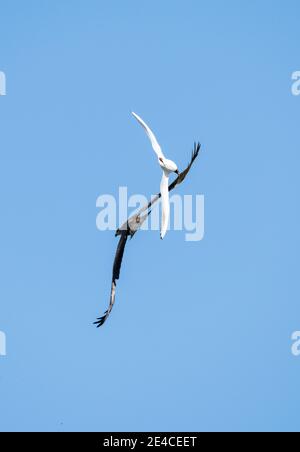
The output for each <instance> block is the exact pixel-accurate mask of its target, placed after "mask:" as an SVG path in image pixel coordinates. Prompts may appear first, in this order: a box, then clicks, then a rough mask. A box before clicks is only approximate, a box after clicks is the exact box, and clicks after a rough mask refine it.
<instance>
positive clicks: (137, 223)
mask: <svg viewBox="0 0 300 452" xmlns="http://www.w3.org/2000/svg"><path fill="white" fill-rule="evenodd" d="M200 149H201V144H200V143H194V150H193V153H192V158H191V160H190V162H189V164H188V166H187V167H186V169H185V170H184V171H182V172H181V173H179V175H178V177H177V178H176V179H175V180H174V182H172V183H171V184H170V185H169V188H168V189H169V192H170V191H172V190H174V188H175V187H176V186H177V185H179V184H181V183H182V182H183V181H184V179H185V178H186V176H187V175H188V173H189V172H190V170H191V168H192V166H193V163H194V161H195V160H196V158H197V157H198V155H199V152H200ZM160 197H161V193H158V194H157V195H156V196H155V197H154V198H153V199H152V200H151V201H149V202H148V204H147V205H145V206H144V207H142V208H141V209H140V210H139V212H138V213H137V214H135V215H134V216H132V217H130V218H129V219H128V220H127V221H126V222H125V223H124V224H123V225H122V226H121V227H120V228H119V229H117V231H116V234H115V235H116V237H117V236H120V240H119V243H118V247H117V251H116V255H115V260H114V265H113V272H112V283H111V292H110V301H109V307H108V309H107V311H106V312H105V313H104V315H103V316H102V317H99V318H98V319H97V321H96V322H94V324H95V325H97V328H99V327H100V326H102V325H103V324H104V323H105V322H106V320H107V319H108V317H109V315H110V313H111V311H112V308H113V306H114V303H115V298H116V281H117V280H118V279H119V278H120V271H121V265H122V260H123V256H124V251H125V247H126V243H127V240H128V237H130V238H131V239H132V238H133V236H134V235H135V234H136V232H137V231H138V230H139V229H140V228H141V226H142V225H143V223H144V221H145V220H146V218H147V217H148V216H149V215H150V214H151V208H152V206H153V205H154V204H155V203H156V202H157V201H158V200H159V199H160ZM144 212H146V213H144ZM142 214H143V215H142Z"/></svg>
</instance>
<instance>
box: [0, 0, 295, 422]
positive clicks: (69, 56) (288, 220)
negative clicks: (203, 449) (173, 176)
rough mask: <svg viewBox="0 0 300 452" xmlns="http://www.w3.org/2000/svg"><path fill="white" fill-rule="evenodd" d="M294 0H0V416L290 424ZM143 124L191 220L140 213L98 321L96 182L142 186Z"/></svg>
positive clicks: (102, 248)
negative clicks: (112, 300)
mask: <svg viewBox="0 0 300 452" xmlns="http://www.w3.org/2000/svg"><path fill="white" fill-rule="evenodd" d="M299 9H300V6H299V2H298V1H296V0H295V1H294V0H289V1H287V2H285V3H284V4H283V3H282V1H279V0H272V1H271V0H264V1H258V0H254V1H252V2H241V1H237V0H229V1H227V2H223V1H221V0H218V1H217V0H212V1H211V0H210V1H208V0H207V1H202V0H201V1H199V0H197V1H196V0H195V1H192V0H187V1H184V2H183V1H177V0H173V1H164V2H161V1H157V0H154V1H152V2H151V3H150V2H146V1H135V0H127V1H126V2H124V1H110V2H104V1H98V0H97V1H96V0H88V1H86V2H84V1H79V0H73V1H70V0H69V1H67V0H59V1H58V0H54V1H51V2H50V1H45V0H39V1H37V0H35V1H33V0H26V1H23V2H21V1H16V0H12V1H5V0H2V1H1V3H0V17H1V19H0V21H1V26H0V70H1V71H4V72H5V74H6V78H7V95H6V96H5V97H0V124H1V138H0V143H1V166H0V172H1V173H0V174H1V177H0V202H1V211H2V215H1V239H0V240H1V261H0V262H1V275H2V283H1V286H0V300H1V310H0V330H1V331H3V332H5V334H6V337H7V356H6V357H0V400H1V410H0V430H9V431H15V430H22V431H23V430H24V431H28V430H38V431H39V430H43V431H47V430H50V431H53V430H54V431H56V430H57V431H65V430H66V431H69V430H71V431H73V430H87V431H90V430H98V431H119V430H121V431H143V430H145V431H168V430H170V431H198V430H199V431H202V430H205V431H215V430H221V431H231V430H237V431H239V430H246V431H247V430H250V431H251V430H271V431H276V430H299V428H300V423H299V403H300V393H299V373H300V358H299V357H298V358H297V357H294V356H293V355H292V354H291V335H292V333H293V332H294V331H295V330H300V309H299V284H298V278H299V275H298V266H299V258H298V254H299V219H300V218H299V208H298V205H299V200H298V194H299V188H300V182H299V164H300V157H299V145H300V134H299V111H300V97H295V96H292V94H291V83H292V82H291V75H292V73H293V72H294V71H297V70H300V59H299V13H300V10H299ZM131 110H134V111H136V112H137V113H139V114H140V115H141V116H142V117H144V118H145V119H146V120H147V121H149V123H150V124H151V125H152V126H153V129H154V130H155V132H156V133H157V135H158V137H159V139H160V142H161V144H162V146H163V149H164V150H165V151H166V154H167V155H168V156H170V157H171V158H172V159H173V160H175V161H176V162H177V163H178V166H179V167H180V168H182V167H183V166H184V165H185V164H186V163H187V161H188V159H189V156H190V152H191V149H192V146H193V142H194V140H199V141H201V143H202V145H203V152H202V154H201V156H200V157H199V160H198V161H197V163H196V164H195V167H194V168H193V172H192V174H191V176H190V177H189V179H188V180H187V181H186V182H185V184H184V185H183V186H181V187H180V188H178V193H180V194H193V195H196V194H204V195H205V237H204V240H203V241H201V242H196V243H188V242H186V241H185V240H184V232H175V231H170V232H169V233H168V235H167V236H166V239H165V240H164V241H163V242H161V241H160V240H159V234H158V233H157V232H141V233H139V234H138V235H137V236H136V237H135V238H134V240H133V241H132V242H131V243H129V246H128V247H127V249H126V254H125V259H124V267H123V269H122V274H121V279H120V281H119V284H118V292H117V302H116V306H115V308H114V310H113V313H112V316H111V318H110V319H109V321H108V323H107V324H106V325H105V326H104V328H103V329H101V330H97V329H96V328H94V326H93V325H92V322H93V321H94V320H95V318H96V316H98V315H100V314H102V312H103V311H104V310H105V309H106V307H107V303H108V296H109V289H110V279H111V268H112V261H113V256H114V252H115V248H116V245H117V241H116V239H115V238H114V234H113V232H99V231H98V230H97V229H96V226H95V221H96V215H97V209H96V199H97V197H98V196H99V195H101V194H104V193H110V194H117V192H118V187H119V186H127V187H128V191H129V194H134V193H142V194H145V195H146V196H148V195H149V194H152V193H155V192H156V191H157V188H158V184H159V179H160V169H159V168H158V167H157V163H156V162H155V158H154V156H153V152H152V150H151V148H150V145H149V143H148V142H147V139H146V138H145V136H144V134H143V133H142V131H141V130H140V129H139V126H138V125H137V124H136V123H135V122H134V120H133V118H132V117H131V116H130V112H131Z"/></svg>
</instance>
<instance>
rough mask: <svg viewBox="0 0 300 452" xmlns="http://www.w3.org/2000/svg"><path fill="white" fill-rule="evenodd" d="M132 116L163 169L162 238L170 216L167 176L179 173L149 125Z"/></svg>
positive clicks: (134, 114) (136, 116)
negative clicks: (140, 127) (149, 142)
mask: <svg viewBox="0 0 300 452" xmlns="http://www.w3.org/2000/svg"><path fill="white" fill-rule="evenodd" d="M132 114H133V116H134V117H135V118H136V120H137V121H138V122H139V123H140V124H141V126H142V127H143V128H144V129H145V132H146V134H147V135H148V138H149V140H150V141H151V144H152V147H153V150H154V152H155V153H156V155H157V158H158V163H159V166H160V167H161V169H162V171H163V175H162V179H161V183H160V193H161V206H162V217H161V227H160V237H161V239H163V238H164V237H165V235H166V232H167V229H168V224H169V217H170V200H169V189H168V187H169V176H170V174H171V173H176V174H179V171H178V168H177V165H176V163H174V162H173V161H172V160H169V159H167V158H166V157H165V156H164V154H163V152H162V150H161V147H160V145H159V144H158V141H157V139H156V137H155V135H154V133H153V132H152V130H151V129H150V127H149V126H147V124H146V123H145V122H144V121H143V119H142V118H140V117H139V116H138V115H137V114H136V113H133V112H132Z"/></svg>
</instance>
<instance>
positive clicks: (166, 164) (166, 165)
mask: <svg viewBox="0 0 300 452" xmlns="http://www.w3.org/2000/svg"><path fill="white" fill-rule="evenodd" d="M158 161H159V164H160V167H161V168H162V169H164V170H166V171H168V172H169V173H176V174H178V175H179V171H178V168H177V165H176V163H174V162H172V160H168V159H163V158H159V159H158Z"/></svg>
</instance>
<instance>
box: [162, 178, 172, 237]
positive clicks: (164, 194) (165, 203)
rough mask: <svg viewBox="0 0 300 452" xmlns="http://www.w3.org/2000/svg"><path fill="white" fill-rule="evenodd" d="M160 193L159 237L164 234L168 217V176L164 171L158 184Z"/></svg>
mask: <svg viewBox="0 0 300 452" xmlns="http://www.w3.org/2000/svg"><path fill="white" fill-rule="evenodd" d="M160 193H161V227H160V238H161V239H163V238H164V236H165V235H166V232H167V229H168V225H169V217H170V200H169V177H168V175H167V174H166V172H165V171H163V176H162V179H161V184H160Z"/></svg>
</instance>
